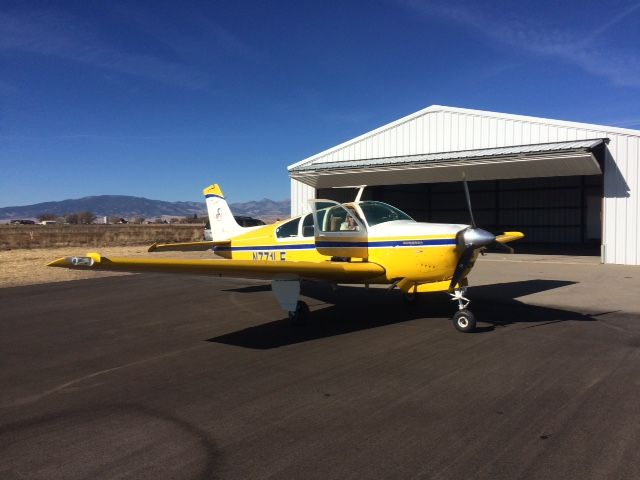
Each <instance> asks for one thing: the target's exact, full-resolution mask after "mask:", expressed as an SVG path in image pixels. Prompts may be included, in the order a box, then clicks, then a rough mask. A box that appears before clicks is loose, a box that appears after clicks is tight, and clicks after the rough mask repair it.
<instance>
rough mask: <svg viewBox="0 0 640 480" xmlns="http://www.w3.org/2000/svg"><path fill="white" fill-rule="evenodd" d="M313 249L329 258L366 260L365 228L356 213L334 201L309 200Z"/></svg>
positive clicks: (367, 253)
mask: <svg viewBox="0 0 640 480" xmlns="http://www.w3.org/2000/svg"><path fill="white" fill-rule="evenodd" d="M309 202H310V203H311V209H312V212H313V220H314V236H315V240H316V249H317V250H318V252H319V253H321V254H322V255H328V256H330V257H352V258H367V257H368V256H369V252H368V248H367V227H365V225H364V222H363V221H362V220H360V219H359V218H358V217H357V215H356V213H355V211H353V210H351V209H349V208H347V207H344V206H343V205H340V204H339V203H338V202H334V201H333V200H315V199H314V200H310V201H309Z"/></svg>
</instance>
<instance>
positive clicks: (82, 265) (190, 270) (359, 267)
mask: <svg viewBox="0 0 640 480" xmlns="http://www.w3.org/2000/svg"><path fill="white" fill-rule="evenodd" d="M47 266H49V267H63V268H70V269H75V270H112V271H120V272H158V273H186V274H201V275H214V276H220V277H236V278H258V279H267V280H268V279H273V278H292V279H293V278H306V279H314V280H329V281H333V282H340V283H349V282H359V281H363V280H366V279H371V278H375V277H378V276H380V275H383V274H384V272H385V269H384V268H383V267H381V266H380V265H378V264H376V263H369V262H330V261H326V262H281V261H266V260H256V261H253V260H218V259H212V260H208V259H207V260H201V259H180V258H144V257H140V258H136V257H113V258H107V257H103V256H101V255H100V254H99V253H87V254H86V255H85V256H79V257H64V258H59V259H58V260H54V261H53V262H51V263H49V264H48V265H47Z"/></svg>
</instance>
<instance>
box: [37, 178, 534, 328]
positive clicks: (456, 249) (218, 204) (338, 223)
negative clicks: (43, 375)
mask: <svg viewBox="0 0 640 480" xmlns="http://www.w3.org/2000/svg"><path fill="white" fill-rule="evenodd" d="M463 184H464V190H465V196H466V199H467V207H468V209H469V215H470V219H471V222H470V225H460V224H441V223H426V222H416V221H415V220H413V219H412V218H411V217H409V215H407V214H406V213H404V212H402V211H401V210H399V209H397V208H395V207H392V206H391V205H388V204H386V203H383V202H378V201H369V200H361V198H362V193H363V190H364V187H360V189H359V191H358V194H357V196H356V199H355V201H353V202H348V203H344V204H340V203H338V202H334V201H332V200H318V199H314V200H310V203H311V211H312V212H311V213H309V214H307V215H303V216H299V217H295V218H291V219H288V220H284V221H280V222H277V223H274V224H272V225H265V226H256V227H241V226H240V225H238V224H237V223H236V221H235V219H234V218H233V215H232V213H231V210H230V209H229V205H228V204H227V201H226V200H225V198H224V194H223V193H222V189H221V188H220V187H219V186H218V185H217V184H214V185H211V186H209V187H207V188H205V189H204V190H203V194H204V196H205V202H206V205H207V210H208V214H209V221H210V224H211V233H212V238H213V239H212V241H204V242H190V243H165V244H157V243H156V244H153V245H152V246H151V247H150V248H149V251H150V252H159V251H193V250H212V251H213V252H214V253H216V254H217V255H219V256H221V257H223V258H222V259H185V258H182V259H181V258H124V257H122V258H115V257H113V258H106V257H103V256H101V255H100V254H99V253H87V254H86V255H84V256H76V257H66V258H60V259H58V260H55V261H53V262H51V263H49V266H50V267H66V268H72V269H83V270H84V269H90V270H116V271H126V272H165V273H187V274H204V275H215V276H221V277H223V276H226V277H238V278H261V279H268V280H271V288H272V290H273V292H274V294H275V296H276V298H277V300H278V303H279V304H280V306H281V307H282V308H283V309H284V310H286V311H288V312H289V317H290V318H291V320H293V321H294V322H297V321H301V320H303V319H305V318H306V317H307V316H308V315H309V307H308V306H307V304H306V303H304V302H303V301H301V300H299V297H300V281H301V280H302V279H310V280H324V281H329V282H331V283H334V284H338V283H350V284H353V283H359V284H365V285H367V286H368V285H370V284H387V285H389V287H388V289H389V290H390V289H393V288H398V289H400V290H401V291H402V292H403V296H404V298H405V300H407V301H409V302H411V301H413V300H415V299H416V297H417V295H418V294H420V293H426V292H448V293H449V294H450V295H451V296H452V297H453V298H452V300H454V301H456V302H457V303H458V311H457V312H456V313H455V314H454V315H453V319H452V320H453V325H454V326H455V328H456V329H457V330H459V331H461V332H470V331H473V330H474V329H475V325H476V320H475V318H474V315H473V314H472V313H471V311H469V309H468V308H467V306H468V305H469V303H470V301H469V299H467V298H466V296H465V294H466V290H467V278H466V277H467V275H468V273H469V272H470V271H471V268H472V267H473V265H474V262H475V260H476V258H477V256H478V253H480V252H481V251H483V250H500V251H505V252H512V251H513V250H512V249H511V248H510V247H508V246H507V245H504V244H505V243H507V242H510V241H513V240H518V239H520V238H522V237H523V236H524V235H523V234H522V233H520V232H505V233H504V234H502V235H498V236H494V235H493V234H491V233H489V232H487V231H485V230H482V229H480V228H478V227H477V226H476V224H475V220H474V218H473V212H472V209H471V200H470V197H469V189H468V186H467V183H466V180H464V179H463Z"/></svg>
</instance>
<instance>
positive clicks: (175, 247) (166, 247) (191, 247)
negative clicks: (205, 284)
mask: <svg viewBox="0 0 640 480" xmlns="http://www.w3.org/2000/svg"><path fill="white" fill-rule="evenodd" d="M230 243H231V242H186V243H154V244H153V245H151V246H150V247H149V250H148V251H149V252H200V251H205V250H211V249H212V248H213V247H218V246H228V245H229V244H230Z"/></svg>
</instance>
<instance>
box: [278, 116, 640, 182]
mask: <svg viewBox="0 0 640 480" xmlns="http://www.w3.org/2000/svg"><path fill="white" fill-rule="evenodd" d="M447 129H448V130H455V131H456V133H457V134H458V135H459V134H460V132H466V133H468V132H470V131H473V135H476V134H477V133H479V134H480V135H481V136H483V137H488V136H491V138H490V139H488V140H487V141H485V140H483V141H482V142H481V143H482V145H479V144H478V141H477V138H471V139H470V138H466V139H464V138H462V139H453V140H452V141H451V142H449V141H448V139H447V135H448V132H443V130H447ZM517 133H519V134H520V135H519V136H518V135H517ZM608 134H618V135H629V136H635V137H640V130H632V129H628V128H618V127H612V126H606V125H595V124H590V123H579V122H570V121H564V120H554V119H549V118H540V117H531V116H525V115H514V114H508V113H498V112H489V111H483V110H473V109H468V108H457V107H447V106H442V105H431V106H429V107H427V108H424V109H422V110H419V111H417V112H414V113H412V114H410V115H407V116H405V117H402V118H400V119H398V120H396V121H393V122H391V123H388V124H386V125H383V126H381V127H379V128H376V129H374V130H371V131H370V132H367V133H364V134H362V135H360V136H357V137H355V138H352V139H350V140H348V141H346V142H343V143H341V144H339V145H336V146H334V147H331V148H329V149H327V150H324V151H322V152H319V153H317V154H315V155H312V156H310V157H307V158H305V159H303V160H301V161H299V162H296V163H294V164H292V165H290V166H289V167H288V168H289V170H293V169H295V168H297V167H299V166H300V165H304V164H308V163H312V162H313V163H316V162H320V161H322V162H324V161H333V160H336V161H342V160H347V159H350V160H353V159H358V158H362V159H364V158H378V157H382V156H398V155H401V154H406V153H408V154H421V153H435V152H444V151H459V150H468V149H475V148H480V147H502V146H508V145H518V144H520V145H523V144H533V143H548V142H555V141H563V140H581V139H587V138H604V137H607V136H609V135H608ZM408 139H409V140H410V142H407V140H408ZM527 139H528V140H529V141H527ZM372 143H373V148H372V147H371V144H372ZM454 144H456V145H454ZM456 146H457V147H459V148H455V147H456ZM372 151H373V152H372ZM380 152H384V153H386V154H387V155H379V154H376V153H380ZM371 153H373V155H372V154H371Z"/></svg>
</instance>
